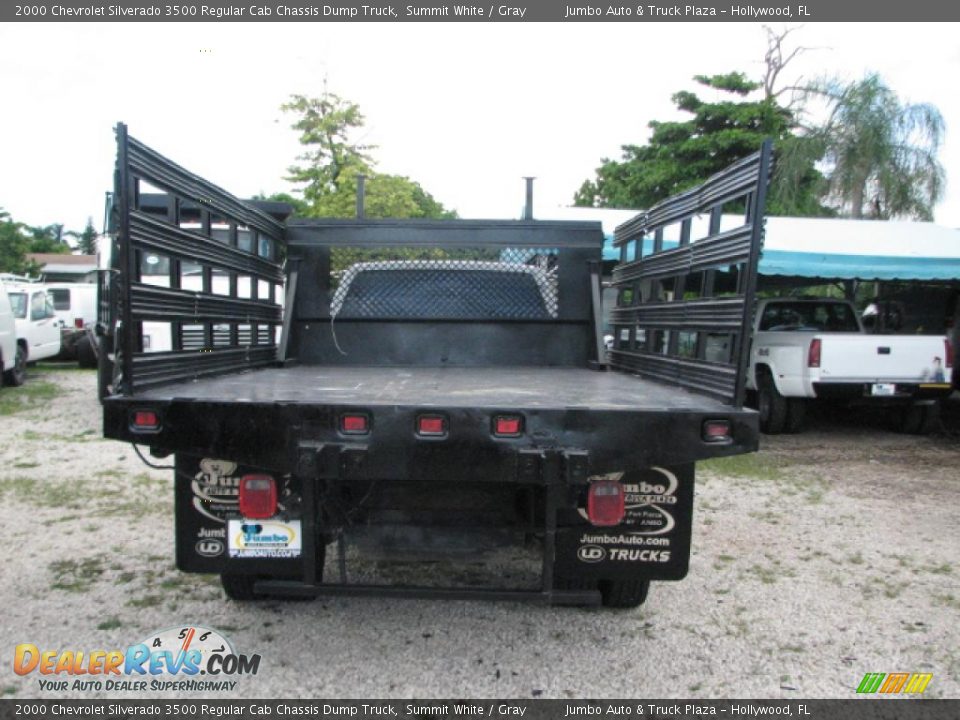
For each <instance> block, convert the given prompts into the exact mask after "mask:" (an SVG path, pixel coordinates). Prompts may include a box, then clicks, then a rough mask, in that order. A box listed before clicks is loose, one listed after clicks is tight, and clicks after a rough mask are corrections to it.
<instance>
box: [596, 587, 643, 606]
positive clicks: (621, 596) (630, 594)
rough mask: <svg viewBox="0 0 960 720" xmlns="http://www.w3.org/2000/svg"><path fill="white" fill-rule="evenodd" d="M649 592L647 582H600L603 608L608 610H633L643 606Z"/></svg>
mask: <svg viewBox="0 0 960 720" xmlns="http://www.w3.org/2000/svg"><path fill="white" fill-rule="evenodd" d="M649 592H650V581H649V580H602V581H600V595H601V596H602V597H603V606H604V607H609V608H635V607H639V606H641V605H643V603H644V601H645V600H646V599H647V593H649Z"/></svg>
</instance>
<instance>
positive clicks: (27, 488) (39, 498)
mask: <svg viewBox="0 0 960 720" xmlns="http://www.w3.org/2000/svg"><path fill="white" fill-rule="evenodd" d="M97 497H98V495H97V493H96V492H94V491H93V490H91V489H90V488H89V487H85V486H84V484H83V483H67V482H58V481H56V480H53V479H51V478H43V479H40V480H38V479H36V478H30V477H24V476H22V475H13V476H11V477H5V478H0V498H3V499H5V500H8V499H9V500H14V499H15V500H17V501H19V502H22V503H24V504H27V505H33V506H35V507H46V508H58V509H71V510H81V509H84V508H88V507H89V506H90V504H91V503H92V502H93V501H95V500H96V499H97ZM73 517H76V516H73Z"/></svg>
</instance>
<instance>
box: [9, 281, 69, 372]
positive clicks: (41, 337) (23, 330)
mask: <svg viewBox="0 0 960 720" xmlns="http://www.w3.org/2000/svg"><path fill="white" fill-rule="evenodd" d="M5 289H6V292H7V297H8V298H9V300H10V308H11V310H12V311H13V317H14V321H15V322H16V328H17V356H16V367H15V368H14V370H13V375H14V376H16V377H13V376H11V377H10V380H11V383H12V384H14V385H19V384H20V383H22V382H23V373H24V369H25V367H26V363H28V362H31V363H32V362H36V361H37V360H45V359H47V358H52V357H54V356H55V355H57V353H59V352H60V342H61V340H60V326H61V324H62V323H61V322H60V321H59V320H58V319H57V316H56V313H55V312H54V309H53V299H52V298H51V297H50V295H49V294H48V293H47V290H46V288H45V287H44V286H43V285H40V284H39V283H32V282H7V283H6V285H5Z"/></svg>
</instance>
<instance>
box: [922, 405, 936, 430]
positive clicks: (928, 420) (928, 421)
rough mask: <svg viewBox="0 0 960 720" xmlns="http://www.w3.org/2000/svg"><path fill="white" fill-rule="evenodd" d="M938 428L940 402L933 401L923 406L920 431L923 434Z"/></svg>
mask: <svg viewBox="0 0 960 720" xmlns="http://www.w3.org/2000/svg"><path fill="white" fill-rule="evenodd" d="M939 429H940V403H939V402H935V403H931V404H930V405H924V406H923V420H922V421H921V422H920V432H921V433H922V434H924V435H929V434H930V433H933V432H936V431H937V430H939Z"/></svg>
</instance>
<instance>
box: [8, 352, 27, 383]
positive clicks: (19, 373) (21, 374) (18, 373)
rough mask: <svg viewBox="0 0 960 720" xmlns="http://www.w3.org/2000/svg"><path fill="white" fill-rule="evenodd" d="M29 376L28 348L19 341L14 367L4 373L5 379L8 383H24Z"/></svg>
mask: <svg viewBox="0 0 960 720" xmlns="http://www.w3.org/2000/svg"><path fill="white" fill-rule="evenodd" d="M26 377H27V349H26V348H25V347H23V345H21V344H20V343H17V357H16V358H15V359H14V361H13V367H12V368H10V369H9V370H7V371H6V372H5V373H4V374H3V379H4V381H5V382H6V383H7V385H14V386H17V385H23V381H24V379H25V378H26Z"/></svg>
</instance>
